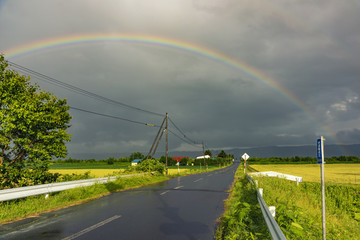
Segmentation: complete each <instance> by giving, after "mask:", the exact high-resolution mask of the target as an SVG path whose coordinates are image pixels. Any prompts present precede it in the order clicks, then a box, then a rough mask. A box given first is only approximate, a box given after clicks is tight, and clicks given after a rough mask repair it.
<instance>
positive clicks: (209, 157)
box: [196, 155, 210, 159]
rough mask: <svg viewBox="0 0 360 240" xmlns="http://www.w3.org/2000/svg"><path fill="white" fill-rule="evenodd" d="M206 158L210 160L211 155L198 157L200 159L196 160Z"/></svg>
mask: <svg viewBox="0 0 360 240" xmlns="http://www.w3.org/2000/svg"><path fill="white" fill-rule="evenodd" d="M204 158H210V155H205V156H198V157H196V159H204Z"/></svg>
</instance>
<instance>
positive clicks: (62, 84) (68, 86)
mask: <svg viewBox="0 0 360 240" xmlns="http://www.w3.org/2000/svg"><path fill="white" fill-rule="evenodd" d="M8 62H9V63H10V64H11V66H13V67H14V68H16V69H18V70H19V71H20V72H23V73H25V74H27V75H31V76H33V77H35V78H37V79H39V80H42V81H45V82H48V83H50V84H53V85H55V86H59V87H61V88H64V89H66V90H68V91H71V92H75V93H78V94H81V95H84V96H87V97H90V98H93V99H96V100H99V101H102V102H105V103H110V104H114V105H118V106H122V107H126V108H129V109H133V110H137V111H141V112H145V113H148V114H152V115H156V116H161V117H163V116H164V115H163V114H160V113H156V112H153V111H149V110H146V109H142V108H138V107H134V106H131V105H128V104H125V103H122V102H119V101H115V100H112V99H109V98H107V97H104V96H101V95H98V94H96V93H92V92H89V91H86V90H84V89H82V88H79V87H76V86H73V85H71V84H68V83H65V82H62V81H60V80H57V79H55V78H52V77H49V76H47V75H45V74H42V73H39V72H37V71H34V70H31V69H29V68H27V67H24V66H21V65H19V64H17V63H14V62H11V61H8ZM70 109H73V110H77V111H82V112H86V113H90V114H94V115H98V116H103V117H108V118H113V119H118V120H123V121H128V122H132V123H136V124H142V125H147V126H153V127H160V126H158V125H154V124H148V123H144V122H139V121H134V120H131V119H126V118H122V117H117V116H112V115H107V114H102V113H98V112H93V111H89V110H85V109H81V108H76V107H70ZM169 120H170V122H171V123H172V124H173V126H174V127H175V128H176V129H177V130H178V131H179V132H180V133H181V134H182V135H183V136H184V137H183V138H182V137H180V136H178V135H177V134H176V133H174V132H173V131H171V130H169V132H171V133H172V134H173V135H174V136H176V137H177V138H179V139H181V140H182V141H184V142H186V143H188V144H190V145H194V146H196V144H199V143H196V141H194V140H192V139H190V138H188V137H187V136H186V134H185V133H184V132H183V131H182V130H181V129H180V128H179V127H178V126H177V125H176V124H175V122H174V121H173V120H172V119H170V118H169Z"/></svg>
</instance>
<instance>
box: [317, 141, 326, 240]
mask: <svg viewBox="0 0 360 240" xmlns="http://www.w3.org/2000/svg"><path fill="white" fill-rule="evenodd" d="M324 141H325V138H324V137H323V136H321V138H319V139H318V140H317V146H316V152H317V159H318V160H317V163H318V164H321V165H320V174H321V207H322V211H321V212H322V217H321V218H322V235H323V240H326V224H325V222H326V220H325V219H326V217H325V160H324V158H325V157H324Z"/></svg>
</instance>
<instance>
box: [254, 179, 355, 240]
mask: <svg viewBox="0 0 360 240" xmlns="http://www.w3.org/2000/svg"><path fill="white" fill-rule="evenodd" d="M258 182H259V187H261V188H263V189H264V200H265V202H266V204H267V205H268V206H275V207H276V218H275V219H276V221H277V222H278V224H279V226H280V228H281V229H282V230H283V232H284V234H285V236H286V237H287V238H288V239H321V237H322V228H321V227H322V225H321V184H319V183H308V182H304V183H301V184H300V185H299V186H297V184H296V183H295V182H291V181H288V180H284V179H279V178H271V177H260V178H258ZM325 191H326V230H327V231H326V232H327V239H359V236H360V187H359V186H344V185H330V184H328V185H326V189H325Z"/></svg>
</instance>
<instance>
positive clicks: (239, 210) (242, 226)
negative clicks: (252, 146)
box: [216, 167, 271, 240]
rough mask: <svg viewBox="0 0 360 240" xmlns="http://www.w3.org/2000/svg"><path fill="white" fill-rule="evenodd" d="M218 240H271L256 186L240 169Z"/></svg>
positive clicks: (226, 203)
mask: <svg viewBox="0 0 360 240" xmlns="http://www.w3.org/2000/svg"><path fill="white" fill-rule="evenodd" d="M216 239H217V240H225V239H226V240H235V239H236V240H238V239H271V237H270V234H269V232H268V229H267V227H266V224H265V220H264V218H263V216H262V213H261V209H260V206H259V204H258V201H257V198H256V192H255V188H254V186H252V185H251V184H250V183H249V181H248V180H247V178H246V176H245V174H244V173H243V169H242V168H240V167H239V168H238V170H237V172H236V175H235V181H234V183H233V186H232V188H231V190H230V196H229V198H228V199H227V200H226V202H225V212H224V214H223V216H222V217H221V218H220V224H219V226H218V229H217V232H216Z"/></svg>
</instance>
